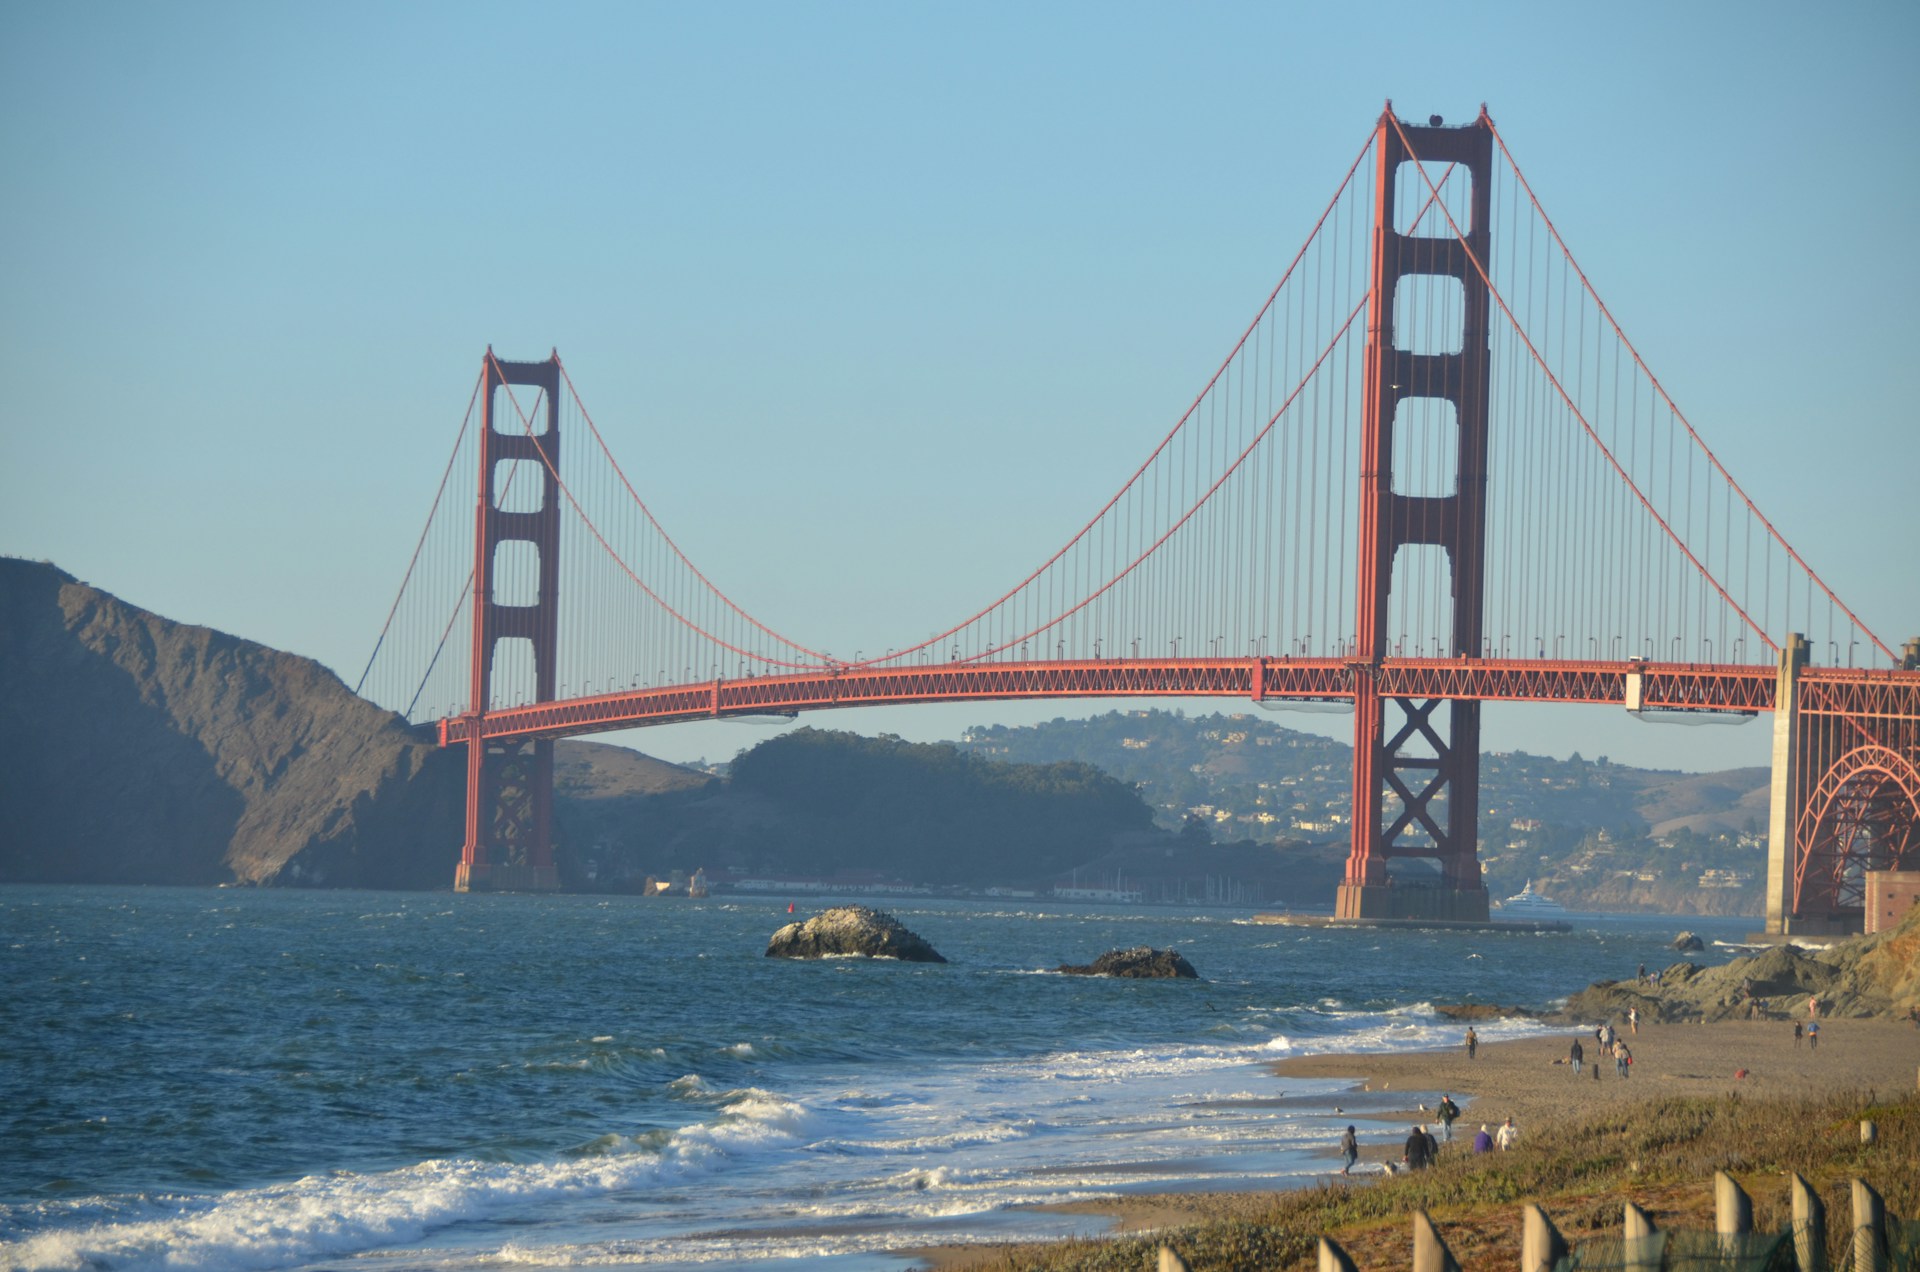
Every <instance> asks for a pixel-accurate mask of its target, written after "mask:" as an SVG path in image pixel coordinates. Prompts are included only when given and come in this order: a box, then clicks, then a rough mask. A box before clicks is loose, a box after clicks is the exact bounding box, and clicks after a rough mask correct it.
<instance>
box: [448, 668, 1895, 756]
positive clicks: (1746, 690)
mask: <svg viewBox="0 0 1920 1272" xmlns="http://www.w3.org/2000/svg"><path fill="white" fill-rule="evenodd" d="M1634 673H1638V674H1639V676H1640V701H1641V705H1642V706H1643V707H1647V708H1653V709H1659V710H1686V711H1771V710H1773V706H1774V692H1775V684H1776V671H1775V669H1774V668H1773V667H1771V666H1743V665H1728V664H1721V665H1709V664H1698V663H1684V664H1683V663H1643V662H1617V661H1567V660H1557V659H1481V658H1471V659H1469V658H1461V659H1413V658H1410V659H1394V658H1390V659H1386V660H1385V661H1383V662H1381V663H1379V664H1377V665H1375V666H1372V667H1369V666H1368V665H1367V664H1365V663H1358V662H1350V661H1347V660H1344V659H1334V658H1323V659H1313V658H1234V659H1211V658H1166V659H1113V660H1100V661H1082V662H1072V661H1068V662H1006V663H949V664H941V665H930V666H917V667H880V666H849V667H842V668H836V669H833V670H829V671H819V672H809V673H802V674H798V675H784V676H754V677H746V678H743V679H738V680H710V681H702V682H699V683H694V684H685V685H671V686H664V687H658V688H645V689H631V690H625V691H622V692H619V693H611V694H601V695H598V696H595V697H590V698H574V699H568V700H565V701H557V702H542V703H533V704H529V705H526V706H520V707H508V708H503V709H499V710H494V711H490V712H488V713H487V714H486V715H485V716H484V717H475V716H473V715H463V716H455V717H451V718H448V719H445V720H442V721H441V722H440V741H441V744H442V745H444V746H453V745H456V744H459V743H464V742H466V741H468V740H469V739H470V738H472V737H473V736H475V731H476V729H477V730H478V734H479V736H481V737H483V738H542V737H548V738H552V737H564V736H572V735H578V734H584V733H599V732H605V731H609V730H614V729H630V728H636V727H639V726H643V725H654V724H672V723H675V722H678V721H685V720H702V719H715V718H719V717H724V716H739V715H770V714H784V713H789V712H797V711H816V710H824V709H828V708H832V707H860V706H885V705H903V704H907V703H924V702H954V701H982V700H990V699H1018V698H1135V697H1190V698H1243V699H1247V700H1249V701H1253V702H1260V701H1276V700H1278V701H1285V700H1293V701H1321V702H1339V701H1343V700H1351V698H1352V697H1353V692H1354V689H1353V687H1354V685H1355V683H1356V682H1357V681H1358V680H1359V678H1360V677H1362V676H1366V675H1372V676H1374V677H1375V679H1376V682H1377V684H1378V687H1379V691H1380V692H1381V693H1382V694H1385V695H1388V696H1392V697H1404V698H1468V699H1478V700H1481V701H1488V702H1567V703H1597V704H1603V705H1613V706H1625V704H1626V701H1627V686H1628V677H1629V676H1631V675H1633V674H1634ZM1802 674H1803V684H1806V685H1807V686H1808V687H1809V689H1812V690H1814V691H1816V692H1818V693H1819V694H1820V695H1821V696H1823V697H1835V698H1840V699H1845V700H1847V701H1848V702H1854V701H1855V700H1860V701H1862V702H1865V701H1868V700H1873V701H1879V702H1880V703H1881V704H1882V705H1883V706H1884V707H1885V708H1886V709H1889V710H1892V711H1894V712H1895V713H1897V714H1911V713H1913V712H1914V711H1915V710H1916V709H1920V675H1917V674H1916V673H1913V672H1900V671H1866V670H1856V669H1851V668H1808V669H1807V670H1806V671H1805V672H1803V673H1802Z"/></svg>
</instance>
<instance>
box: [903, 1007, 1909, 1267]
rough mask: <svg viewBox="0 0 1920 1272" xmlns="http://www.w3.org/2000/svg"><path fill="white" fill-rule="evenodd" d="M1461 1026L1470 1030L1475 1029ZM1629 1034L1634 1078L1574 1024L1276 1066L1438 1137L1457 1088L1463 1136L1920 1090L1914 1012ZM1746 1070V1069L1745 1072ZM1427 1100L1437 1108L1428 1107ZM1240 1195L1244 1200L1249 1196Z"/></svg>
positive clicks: (1148, 1203)
mask: <svg viewBox="0 0 1920 1272" xmlns="http://www.w3.org/2000/svg"><path fill="white" fill-rule="evenodd" d="M1460 1032H1461V1035H1462V1037H1464V1036H1465V1033H1466V1030H1465V1028H1464V1027H1462V1029H1461V1031H1460ZM1576 1037H1578V1038H1579V1039H1580V1042H1581V1046H1582V1047H1583V1048H1585V1050H1586V1053H1587V1064H1586V1066H1585V1072H1583V1073H1582V1074H1581V1075H1580V1076H1579V1077H1575V1076H1574V1074H1573V1070H1572V1067H1571V1066H1570V1065H1568V1064H1566V1063H1565V1061H1566V1058H1567V1051H1568V1046H1569V1044H1570V1043H1572V1041H1573V1040H1574V1038H1576ZM1625 1039H1626V1043H1627V1047H1628V1049H1629V1050H1631V1051H1632V1052H1633V1064H1632V1065H1631V1066H1629V1076H1628V1077H1627V1078H1626V1079H1624V1080H1623V1079H1621V1078H1619V1077H1617V1076H1615V1073H1614V1065H1613V1061H1612V1060H1611V1059H1608V1060H1606V1061H1605V1062H1604V1063H1603V1064H1602V1065H1601V1074H1600V1077H1599V1078H1597V1079H1596V1078H1595V1077H1594V1076H1593V1058H1594V1056H1595V1054H1596V1053H1597V1052H1598V1051H1599V1044H1598V1043H1597V1042H1595V1041H1594V1037H1593V1031H1592V1030H1591V1029H1589V1030H1585V1031H1582V1030H1579V1029H1575V1028H1571V1027H1569V1028H1567V1029H1565V1030H1563V1031H1560V1032H1557V1033H1554V1034H1552V1035H1550V1036H1547V1037H1537V1038H1523V1039H1519V1040H1517V1041H1509V1042H1492V1043H1488V1042H1483V1043H1481V1044H1480V1048H1479V1051H1478V1054H1477V1056H1476V1057H1475V1058H1474V1059H1472V1060H1469V1059H1467V1051H1466V1047H1465V1046H1464V1045H1463V1046H1459V1047H1455V1048H1452V1049H1449V1050H1446V1051H1419V1052H1388V1053H1381V1054H1371V1053H1368V1054H1358V1055H1319V1056H1296V1057H1290V1058H1287V1059H1282V1060H1276V1061H1274V1062H1272V1064H1271V1065H1270V1066H1269V1067H1270V1068H1271V1069H1272V1071H1273V1072H1274V1074H1275V1075H1276V1076H1278V1077H1291V1078H1348V1079H1351V1080H1352V1082H1353V1094H1354V1095H1355V1096H1356V1097H1358V1098H1355V1099H1351V1100H1347V1101H1344V1102H1343V1101H1342V1100H1341V1099H1340V1098H1339V1097H1335V1098H1334V1099H1333V1100H1331V1101H1330V1103H1333V1104H1340V1105H1342V1106H1343V1107H1346V1108H1347V1109H1348V1116H1350V1117H1351V1118H1352V1119H1353V1121H1354V1122H1355V1123H1356V1124H1361V1123H1362V1119H1365V1121H1366V1122H1368V1123H1371V1124H1372V1125H1373V1126H1374V1127H1375V1128H1376V1129H1377V1128H1378V1127H1379V1126H1380V1125H1381V1124H1382V1123H1388V1124H1392V1125H1395V1126H1400V1127H1404V1128H1407V1129H1410V1128H1411V1126H1412V1124H1413V1123H1415V1122H1423V1123H1427V1124H1429V1126H1430V1129H1432V1130H1433V1132H1434V1134H1435V1135H1436V1136H1438V1135H1439V1133H1440V1131H1439V1128H1438V1127H1437V1126H1435V1125H1433V1122H1434V1120H1435V1119H1434V1117H1433V1114H1432V1113H1431V1109H1432V1108H1433V1106H1434V1104H1436V1103H1437V1102H1438V1101H1439V1098H1440V1096H1441V1095H1442V1094H1450V1095H1452V1096H1453V1098H1454V1100H1455V1102H1456V1103H1458V1104H1459V1105H1460V1106H1461V1110H1462V1111H1461V1117H1460V1120H1459V1122H1457V1123H1456V1124H1455V1125H1454V1138H1455V1140H1456V1141H1458V1140H1460V1139H1461V1138H1462V1135H1463V1134H1464V1136H1465V1139H1466V1141H1467V1142H1469V1143H1470V1142H1471V1141H1472V1139H1473V1134H1474V1132H1475V1131H1477V1130H1479V1129H1480V1126H1481V1124H1482V1123H1485V1124H1486V1126H1487V1128H1488V1130H1489V1131H1493V1130H1497V1129H1498V1128H1499V1125H1500V1123H1501V1122H1502V1121H1504V1120H1505V1119H1506V1118H1508V1117H1511V1118H1513V1120H1514V1124H1515V1126H1516V1127H1518V1128H1519V1130H1520V1134H1521V1137H1522V1140H1523V1141H1524V1139H1525V1136H1526V1134H1527V1131H1528V1130H1529V1129H1530V1128H1533V1129H1537V1128H1539V1127H1542V1126H1544V1125H1546V1124H1548V1123H1551V1122H1558V1121H1562V1120H1567V1119H1571V1118H1579V1117H1583V1116H1585V1115H1586V1114H1588V1113H1590V1112H1595V1111H1600V1110H1605V1109H1608V1108H1613V1107H1616V1106H1621V1105H1626V1104H1630V1103H1637V1102H1645V1101H1651V1100H1656V1099H1661V1098H1664V1097H1667V1096H1676V1095H1681V1096H1686V1095H1692V1096H1706V1095H1725V1094H1729V1093H1732V1092H1739V1093H1740V1095H1741V1096H1742V1097H1743V1098H1751V1099H1756V1100H1764V1099H1767V1098H1770V1097H1775V1096H1786V1095H1805V1094H1814V1093H1818V1092H1827V1091H1848V1090H1863V1091H1864V1090H1874V1091H1878V1092H1891V1091H1910V1090H1913V1089H1914V1087H1915V1085H1916V1083H1920V1029H1915V1028H1914V1027H1913V1026H1912V1025H1911V1024H1908V1023H1906V1022H1904V1021H1893V1020H1885V1019H1881V1020H1823V1021H1821V1022H1820V1043H1819V1046H1818V1047H1817V1048H1815V1047H1812V1046H1809V1045H1808V1044H1807V1042H1806V1041H1805V1040H1803V1041H1802V1042H1801V1043H1800V1045H1798V1046H1795V1044H1794V1040H1793V1025H1792V1023H1791V1022H1785V1023H1783V1022H1779V1021H1721V1022H1716V1023H1714V1024H1669V1025H1649V1024H1643V1025H1641V1026H1640V1032H1639V1033H1638V1034H1632V1033H1629V1034H1627V1035H1625ZM1556 1061H1559V1062H1561V1063H1555V1062H1556ZM1741 1070H1745V1076H1739V1074H1740V1071H1741ZM1423 1104H1424V1105H1425V1106H1426V1108H1427V1110H1428V1111H1426V1112H1423V1111H1421V1109H1420V1106H1421V1105H1423ZM1320 1107H1322V1108H1324V1107H1326V1106H1325V1105H1321V1106H1320ZM1363 1138H1364V1137H1363ZM1389 1156H1391V1157H1392V1158H1393V1159H1394V1160H1396V1161H1397V1160H1398V1159H1399V1148H1398V1141H1397V1140H1396V1141H1395V1143H1394V1144H1393V1145H1370V1146H1363V1150H1362V1153H1361V1163H1362V1165H1361V1166H1360V1167H1358V1168H1356V1172H1355V1173H1356V1174H1360V1173H1361V1172H1365V1171H1367V1170H1368V1164H1369V1163H1380V1162H1383V1161H1385V1160H1387V1159H1388V1157H1389ZM1327 1157H1328V1159H1329V1162H1330V1163H1332V1162H1337V1160H1338V1157H1337V1153H1336V1151H1335V1149H1334V1146H1333V1144H1331V1143H1329V1144H1328V1146H1327ZM1329 1169H1330V1170H1331V1169H1332V1166H1331V1165H1330V1167H1329ZM1374 1170H1376V1171H1377V1166H1375V1167H1374ZM1241 1197H1242V1199H1243V1200H1244V1194H1242V1195H1241ZM1186 1202H1187V1204H1183V1205H1181V1206H1180V1207H1179V1208H1178V1210H1174V1211H1170V1210H1169V1209H1168V1207H1167V1206H1166V1205H1165V1203H1163V1202H1160V1201H1159V1200H1157V1199H1156V1198H1154V1197H1151V1196H1141V1197H1124V1196H1123V1197H1115V1198H1112V1199H1111V1200H1095V1201H1089V1202H1085V1203H1079V1204H1075V1205H1073V1206H1070V1207H1060V1209H1063V1210H1072V1211H1075V1212H1079V1213H1086V1214H1101V1215H1106V1216H1108V1217H1109V1218H1111V1219H1112V1220H1113V1222H1114V1227H1115V1230H1116V1231H1120V1232H1124V1231H1137V1230H1140V1229H1145V1228H1153V1227H1158V1226H1161V1225H1164V1224H1167V1223H1192V1222H1194V1221H1196V1220H1197V1219H1200V1218H1201V1217H1203V1215H1204V1212H1205V1210H1206V1206H1205V1204H1204V1202H1202V1201H1200V1199H1198V1198H1188V1199H1186ZM1193 1203H1198V1204H1193ZM1223 1209H1224V1207H1223ZM903 1253H910V1254H911V1255H912V1256H913V1257H914V1259H915V1262H916V1265H917V1266H921V1267H936V1268H947V1267H956V1266H965V1265H966V1264H969V1263H972V1262H974V1261H976V1260H986V1259H989V1258H991V1257H992V1254H993V1251H992V1250H991V1249H990V1248H986V1247H978V1248H976V1247H949V1248H941V1249H920V1250H914V1251H911V1252H903Z"/></svg>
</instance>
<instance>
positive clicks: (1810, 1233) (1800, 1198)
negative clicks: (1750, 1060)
mask: <svg viewBox="0 0 1920 1272" xmlns="http://www.w3.org/2000/svg"><path fill="white" fill-rule="evenodd" d="M1867 1134H1868V1132H1867V1131H1866V1126H1865V1124H1863V1126H1862V1138H1863V1139H1864V1138H1866V1135H1867ZM1787 1194H1788V1204H1789V1207H1790V1209H1791V1212H1792V1216H1793V1220H1792V1223H1791V1225H1790V1226H1789V1227H1788V1228H1786V1229H1785V1230H1784V1231H1781V1232H1755V1231H1754V1230H1753V1199H1752V1198H1751V1197H1749V1196H1748V1195H1747V1191H1746V1189H1744V1188H1742V1187H1741V1186H1740V1185H1739V1184H1738V1183H1737V1182H1735V1180H1734V1178H1733V1176H1731V1175H1729V1174H1727V1173H1726V1172H1725V1171H1716V1172H1715V1173H1714V1177H1713V1210H1714V1228H1713V1231H1712V1232H1691V1231H1674V1232H1665V1231H1662V1230H1661V1229H1660V1228H1659V1227H1658V1226H1657V1225H1656V1224H1655V1223H1654V1221H1653V1218H1652V1216H1650V1215H1648V1214H1647V1212H1646V1211H1644V1210H1642V1209H1640V1207H1638V1206H1636V1205H1634V1204H1633V1203H1632V1202H1626V1203H1624V1205H1623V1207H1622V1214H1621V1223H1620V1235H1619V1236H1617V1237H1599V1238H1593V1239H1590V1240H1586V1241H1581V1242H1579V1243H1577V1244H1569V1243H1568V1241H1567V1240H1566V1239H1565V1238H1564V1237H1562V1236H1561V1235H1560V1232H1559V1230H1558V1229H1557V1228H1555V1227H1554V1226H1553V1220H1552V1219H1550V1218H1548V1216H1547V1212H1546V1211H1544V1210H1542V1209H1541V1208H1540V1207H1539V1206H1533V1205H1530V1206H1527V1207H1526V1208H1525V1209H1524V1210H1523V1211H1522V1212H1521V1219H1522V1233H1521V1245H1520V1272H1915V1270H1916V1269H1920V1219H1915V1220H1909V1221H1902V1220H1898V1219H1894V1218H1892V1217H1890V1216H1889V1215H1888V1214H1887V1208H1886V1205H1885V1203H1884V1202H1883V1201H1881V1199H1880V1194H1879V1193H1878V1192H1876V1191H1875V1190H1874V1188H1873V1187H1872V1185H1870V1184H1868V1183H1867V1182H1866V1181H1865V1180H1863V1179H1856V1180H1854V1181H1853V1240H1852V1241H1851V1242H1850V1243H1848V1245H1847V1247H1846V1250H1845V1253H1844V1255H1843V1257H1842V1261H1841V1262H1839V1263H1830V1262H1829V1261H1828V1259H1827V1208H1826V1204H1825V1203H1824V1202H1822V1201H1821V1200H1820V1195H1819V1194H1818V1193H1816V1192H1815V1191H1814V1190H1813V1187H1812V1185H1810V1184H1808V1183H1807V1181H1806V1180H1804V1179H1802V1178H1801V1177H1800V1176H1798V1175H1792V1176H1789V1177H1788V1183H1787ZM1394 1266H1395V1267H1411V1268H1412V1269H1413V1272H1460V1264H1459V1262H1458V1261H1457V1260H1456V1259H1455V1258H1454V1257H1453V1252H1452V1251H1451V1250H1449V1249H1448V1248H1447V1243H1446V1239H1445V1238H1444V1237H1443V1236H1441V1234H1440V1229H1439V1228H1438V1227H1437V1226H1436V1225H1435V1224H1434V1222H1433V1220H1432V1218H1431V1217H1429V1216H1428V1214H1427V1213H1426V1211H1424V1210H1416V1211H1414V1213H1413V1250H1412V1257H1411V1259H1410V1260H1409V1261H1408V1262H1406V1263H1400V1262H1396V1263H1395V1265H1394ZM1158 1272H1187V1264H1186V1262H1185V1261H1184V1260H1182V1259H1181V1258H1180V1256H1179V1254H1178V1253H1176V1252H1175V1251H1174V1250H1173V1248H1172V1247H1171V1246H1164V1245H1163V1246H1161V1247H1160V1252H1159V1267H1158ZM1319 1272H1359V1269H1358V1267H1357V1266H1356V1265H1355V1263H1354V1261H1353V1259H1352V1258H1351V1257H1350V1256H1349V1255H1348V1254H1347V1252H1346V1251H1345V1250H1343V1249H1341V1248H1340V1245H1339V1243H1338V1242H1336V1241H1334V1240H1332V1239H1331V1238H1329V1237H1321V1238H1320V1248H1319Z"/></svg>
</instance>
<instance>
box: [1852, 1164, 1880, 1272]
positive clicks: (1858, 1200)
mask: <svg viewBox="0 0 1920 1272" xmlns="http://www.w3.org/2000/svg"><path fill="white" fill-rule="evenodd" d="M1853 1272H1887V1204H1886V1203H1885V1202H1884V1201H1882V1200H1880V1194H1879V1193H1877V1192H1875V1191H1874V1190H1873V1186H1872V1185H1871V1184H1869V1183H1868V1182H1867V1181H1866V1180H1864V1179H1856V1180H1854V1181H1853Z"/></svg>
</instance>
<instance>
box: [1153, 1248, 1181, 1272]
mask: <svg viewBox="0 0 1920 1272" xmlns="http://www.w3.org/2000/svg"><path fill="white" fill-rule="evenodd" d="M1159 1272H1188V1270H1187V1261H1186V1260H1185V1259H1183V1258H1181V1257H1180V1256H1179V1255H1177V1254H1175V1253H1174V1252H1173V1247H1172V1246H1161V1247H1160V1265H1159Z"/></svg>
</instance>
